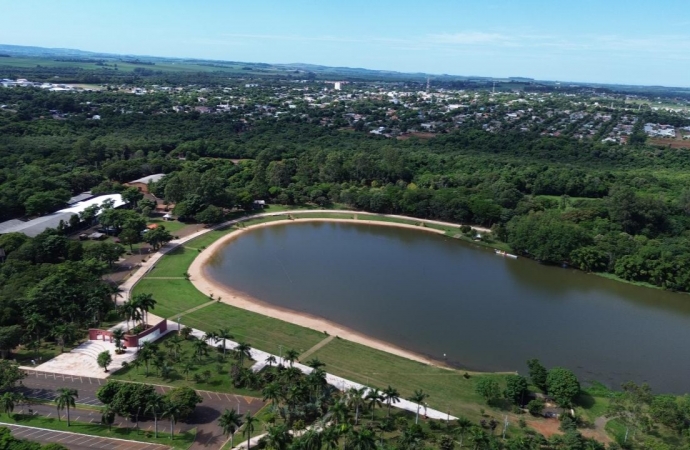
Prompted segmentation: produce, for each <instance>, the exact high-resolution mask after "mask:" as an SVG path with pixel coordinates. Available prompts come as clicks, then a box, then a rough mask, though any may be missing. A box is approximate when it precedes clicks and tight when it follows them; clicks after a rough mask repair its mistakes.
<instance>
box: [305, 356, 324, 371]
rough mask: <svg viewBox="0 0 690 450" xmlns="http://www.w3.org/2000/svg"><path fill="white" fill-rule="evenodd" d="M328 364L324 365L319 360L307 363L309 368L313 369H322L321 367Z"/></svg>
mask: <svg viewBox="0 0 690 450" xmlns="http://www.w3.org/2000/svg"><path fill="white" fill-rule="evenodd" d="M325 365H326V363H323V362H321V361H319V359H318V358H312V359H310V360H309V361H307V366H309V367H311V368H312V369H320V368H321V367H324V366H325Z"/></svg>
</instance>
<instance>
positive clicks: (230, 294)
mask: <svg viewBox="0 0 690 450" xmlns="http://www.w3.org/2000/svg"><path fill="white" fill-rule="evenodd" d="M303 222H331V223H350V224H358V225H363V224H364V225H375V226H389V227H398V228H409V229H414V230H422V231H428V232H432V233H436V234H445V232H444V231H443V230H438V229H434V228H428V227H420V226H417V225H408V224H401V223H395V222H382V221H374V220H355V219H327V218H303V219H300V218H295V219H288V220H276V221H271V222H265V223H260V224H256V225H250V226H247V227H246V228H241V229H239V230H237V231H235V232H233V233H230V234H227V235H225V236H223V237H221V238H220V239H218V240H217V241H215V242H214V243H213V244H211V245H210V246H208V247H207V248H206V249H204V250H203V251H202V252H201V253H200V254H199V256H197V257H196V258H195V259H194V261H192V264H191V265H190V266H189V269H188V273H189V275H190V281H191V282H192V284H193V285H194V287H195V288H196V289H198V290H199V291H200V292H202V293H203V294H205V295H209V296H210V295H211V294H212V295H213V296H214V298H218V297H220V299H221V300H220V301H221V302H222V303H226V304H228V305H231V306H234V307H237V308H241V309H244V310H247V311H252V312H255V313H258V314H262V315H264V316H268V317H272V318H274V319H278V320H282V321H284V322H288V323H292V324H294V325H299V326H302V327H305V328H309V329H312V330H315V331H318V332H321V333H324V336H325V333H327V334H328V335H330V336H336V337H339V338H342V339H346V340H348V341H352V342H355V343H358V344H361V345H365V346H367V347H371V348H374V349H377V350H381V351H385V352H387V353H391V354H394V355H397V356H401V357H403V358H407V359H410V360H413V361H417V362H420V363H423V364H429V365H432V366H436V367H443V368H447V369H452V368H451V367H448V366H447V365H445V364H443V363H442V362H440V361H436V360H433V359H431V358H428V357H426V356H423V355H420V354H418V353H415V352H412V351H409V350H405V349H403V348H400V347H398V346H396V345H393V344H391V343H388V342H385V341H382V340H379V339H376V338H373V337H371V336H368V335H365V334H363V333H360V332H358V331H355V330H352V329H350V328H348V327H345V326H342V325H339V324H337V323H334V322H332V321H330V320H327V319H324V318H321V317H318V316H313V315H310V314H308V313H303V312H298V311H294V310H291V309H287V308H281V307H279V306H275V305H271V304H269V303H266V302H264V301H262V300H260V299H257V298H254V297H252V296H250V295H247V294H246V293H243V292H240V291H238V290H235V289H233V288H232V287H230V286H227V285H225V284H222V283H220V282H218V281H216V280H214V279H213V278H212V277H211V276H210V275H209V274H208V273H207V271H206V266H207V265H208V264H209V262H210V261H211V260H212V258H213V257H214V256H215V255H216V254H217V252H218V251H220V250H222V249H223V248H224V247H225V246H226V245H227V244H228V243H230V242H231V241H233V240H234V239H237V238H238V237H240V236H242V235H243V234H244V233H245V232H248V231H251V230H254V229H257V228H262V227H267V226H274V225H286V224H294V223H303ZM324 338H325V337H324Z"/></svg>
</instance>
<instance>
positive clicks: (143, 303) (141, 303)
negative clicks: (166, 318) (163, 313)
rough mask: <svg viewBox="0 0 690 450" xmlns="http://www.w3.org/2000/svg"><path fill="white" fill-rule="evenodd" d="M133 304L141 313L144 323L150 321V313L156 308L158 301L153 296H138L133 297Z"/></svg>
mask: <svg viewBox="0 0 690 450" xmlns="http://www.w3.org/2000/svg"><path fill="white" fill-rule="evenodd" d="M132 302H133V303H134V305H135V306H136V307H137V308H138V309H139V311H141V315H142V316H143V320H144V323H146V324H147V323H148V321H149V311H151V310H153V309H155V308H156V303H158V302H157V301H156V300H154V299H153V295H152V294H137V295H135V296H134V297H133V299H132Z"/></svg>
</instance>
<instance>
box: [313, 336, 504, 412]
mask: <svg viewBox="0 0 690 450" xmlns="http://www.w3.org/2000/svg"><path fill="white" fill-rule="evenodd" d="M310 358H317V359H319V360H320V361H322V362H324V363H326V370H327V371H328V372H330V373H333V374H336V375H340V376H342V377H344V378H347V379H350V380H353V381H356V382H358V383H362V384H365V385H368V386H372V387H377V388H379V389H383V388H385V387H386V386H388V385H391V386H393V387H395V388H396V389H398V390H399V391H400V394H401V397H404V398H408V397H410V396H411V395H412V394H413V392H414V391H415V390H416V389H423V390H424V391H425V392H427V393H429V394H430V396H429V399H428V403H429V405H430V406H431V407H433V408H435V409H438V410H439V411H450V412H451V414H453V415H463V416H467V417H472V418H478V417H479V416H480V411H479V410H480V408H482V407H483V408H488V407H487V406H485V405H486V402H485V401H484V400H483V399H482V397H481V396H480V395H478V394H477V393H476V392H475V388H476V382H477V380H478V379H479V378H480V377H482V376H490V377H495V378H497V379H499V380H501V379H502V378H504V375H499V374H491V375H489V374H476V373H472V374H469V378H465V377H464V376H463V373H464V372H461V371H457V370H448V369H443V368H438V367H433V366H429V365H426V364H422V363H419V362H416V361H411V360H409V359H406V358H402V357H400V356H396V355H393V354H390V353H386V352H382V351H380V350H376V349H372V348H370V347H366V346H364V345H361V344H357V343H354V342H350V341H346V340H344V339H334V340H332V341H331V342H330V343H328V344H327V345H326V346H325V347H323V348H321V349H320V350H318V351H317V352H316V353H314V354H312V355H311V356H310Z"/></svg>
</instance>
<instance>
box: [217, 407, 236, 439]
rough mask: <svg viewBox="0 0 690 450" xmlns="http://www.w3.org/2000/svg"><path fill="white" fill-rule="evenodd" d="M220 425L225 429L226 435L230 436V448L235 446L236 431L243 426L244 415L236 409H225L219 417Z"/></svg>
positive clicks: (224, 433)
mask: <svg viewBox="0 0 690 450" xmlns="http://www.w3.org/2000/svg"><path fill="white" fill-rule="evenodd" d="M218 425H220V428H221V429H222V430H223V435H224V436H230V448H235V444H234V438H235V432H236V431H237V429H238V428H239V427H241V426H242V416H240V415H239V414H237V411H235V410H234V409H227V408H226V409H225V411H223V413H222V414H221V415H220V417H219V418H218Z"/></svg>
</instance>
